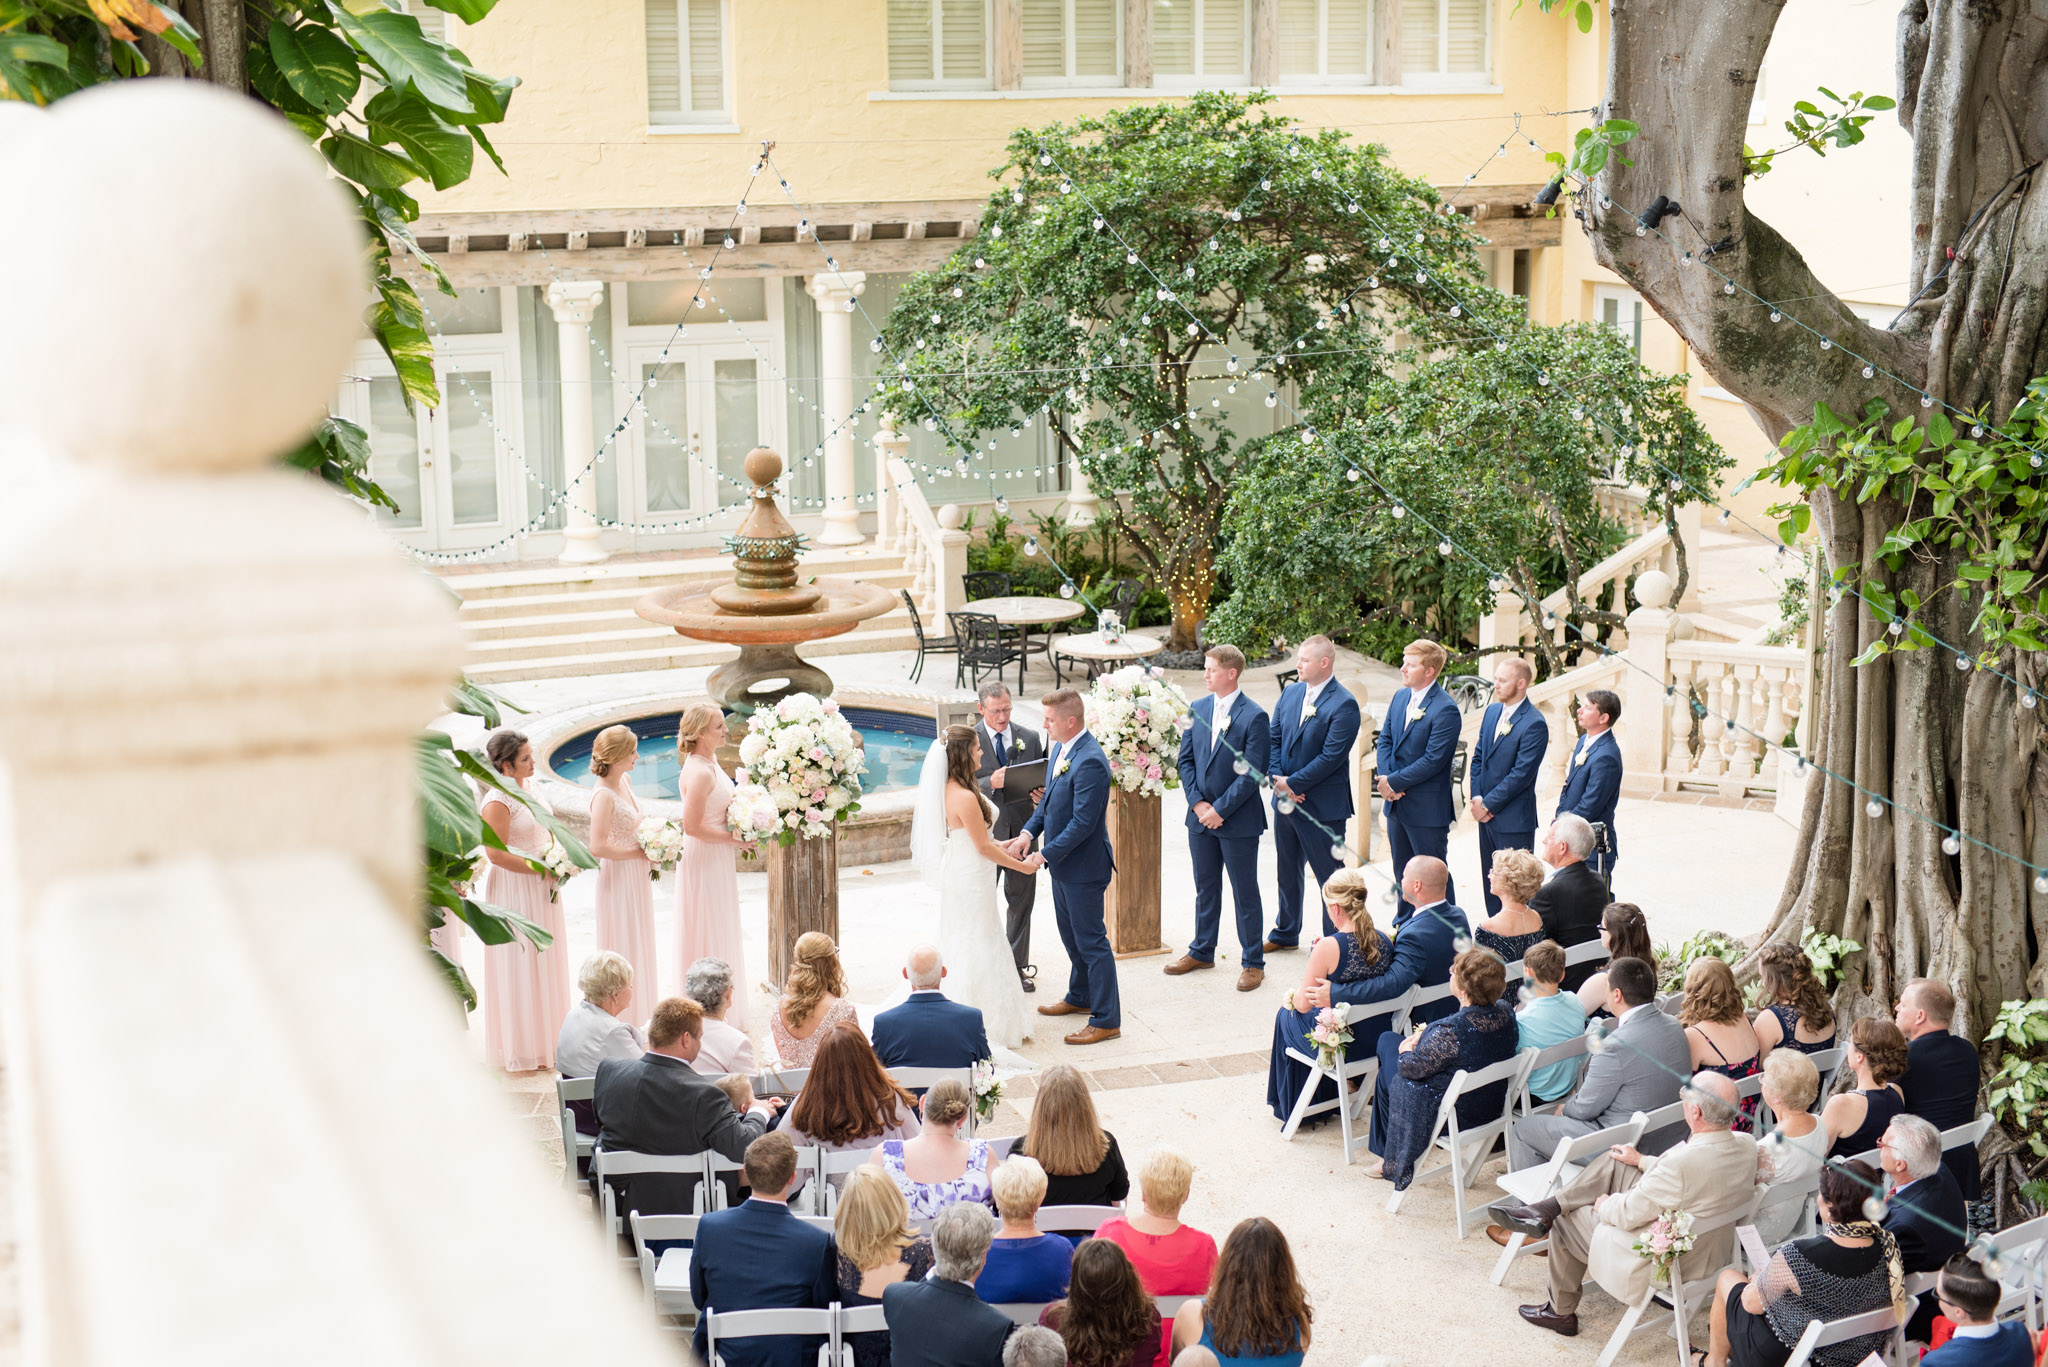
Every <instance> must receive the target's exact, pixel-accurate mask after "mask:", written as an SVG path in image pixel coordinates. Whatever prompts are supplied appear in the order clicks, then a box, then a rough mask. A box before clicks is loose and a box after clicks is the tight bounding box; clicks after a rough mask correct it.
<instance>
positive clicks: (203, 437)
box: [0, 81, 368, 472]
mask: <svg viewBox="0 0 2048 1367" xmlns="http://www.w3.org/2000/svg"><path fill="white" fill-rule="evenodd" d="M0 112H5V111H4V110H0ZM24 122H25V123H26V125H27V126H26V127H25V128H24V127H16V126H13V125H16V124H21V123H24ZM0 124H5V125H7V130H6V131H5V132H0V185H5V186H6V187H7V192H6V194H5V195H0V255H4V258H5V259H7V260H11V261H15V262H33V263H34V268H33V269H23V270H18V271H16V272H15V273H14V275H13V277H12V279H11V282H10V284H9V288H8V299H7V304H8V311H9V313H10V314H11V315H12V316H13V317H14V318H15V319H16V321H17V324H18V325H17V326H15V327H11V328H6V329H0V412H5V413H7V414H9V415H10V417H11V418H13V419H14V420H15V421H16V422H17V423H18V424H19V426H20V427H21V428H22V429H23V430H24V431H26V432H28V433H30V434H32V435H34V436H36V437H38V438H40V439H41V441H42V442H43V443H44V444H45V445H47V446H48V447H49V448H50V449H52V450H54V451H60V452H62V453H63V454H64V455H66V456H69V457H71V458H72V459H75V460H78V461H81V462H87V463H93V464H111V465H116V466H121V467H124V468H127V469H130V470H135V471H179V472H221V471H229V470H238V469H244V468H250V467H255V466H260V465H266V464H268V463H269V462H271V461H273V460H275V459H276V458H277V457H278V455H280V454H281V453H282V452H284V451H287V450H289V449H290V448H292V447H293V446H296V445H297V444H298V443H299V442H300V441H301V440H302V439H303V438H304V437H305V435H306V434H307V433H308V432H309V431H311V430H312V428H313V426H314V424H315V423H317V422H318V421H319V420H320V417H321V414H322V413H323V412H325V411H326V407H327V404H328V402H329V401H330V399H331V397H332V395H333V393H334V390H335V387H336V385H337V384H339V382H340V380H341V377H342V376H343V375H344V374H345V373H346V372H347V368H348V363H349V357H350V353H351V352H352V351H353V349H354V347H355V343H356V339H357V338H358V337H359V336H361V335H362V331H363V322H362V314H363V306H364V304H365V303H366V302H368V291H367V286H366V281H365V275H364V265H363V255H364V253H363V248H364V235H363V228H362V226H361V223H360V220H359V219H358V217H357V215H356V212H355V210H354V209H353V208H352V207H351V205H350V203H349V201H348V199H347V198H346V196H345V195H344V193H343V191H342V189H341V187H340V185H339V184H338V183H337V182H336V181H334V180H333V179H331V178H330V177H329V176H328V174H327V171H326V168H325V166H324V165H323V163H322V162H321V160H320V158H319V156H318V154H316V153H315V152H314V151H313V149H312V148H311V147H310V146H309V145H308V144H307V142H306V140H305V138H303V137H301V136H300V135H299V134H298V133H297V132H296V131H295V130H294V129H293V128H292V126H291V125H290V124H288V123H286V122H285V121H284V120H283V119H282V118H280V117H278V116H277V115H276V114H274V113H271V112H269V111H267V110H265V109H264V108H263V107H262V106H260V105H258V104H256V103H255V102H254V101H252V100H249V99H247V98H245V97H242V96H239V95H230V94H228V93H226V92H225V91H222V90H220V89H218V88H216V87H214V86H211V85H208V84H206V83H204V82H201V81H114V82H110V83H109V84H107V85H104V86H99V87H96V88H94V89H91V90H87V91H85V92H83V93H81V94H77V95H72V96H70V97H68V98H66V99H64V100H62V101H60V102H59V103H58V104H57V105H55V106H54V107H53V108H52V109H50V110H49V111H48V112H46V113H42V114H39V115H36V116H34V117H33V118H31V119H29V120H26V121H23V120H20V119H18V118H14V117H8V118H6V119H4V120H0ZM29 320H33V321H32V322H30V321H29ZM110 343H111V344H110Z"/></svg>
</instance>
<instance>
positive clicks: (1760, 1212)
mask: <svg viewBox="0 0 2048 1367" xmlns="http://www.w3.org/2000/svg"><path fill="white" fill-rule="evenodd" d="M1823 1166H1825V1165H1823ZM1820 1174H1821V1168H1815V1169H1814V1170H1813V1171H1812V1172H1810V1173H1807V1174H1806V1175H1805V1176H1804V1177H1795V1178H1793V1179H1791V1180H1790V1181H1786V1182H1773V1183H1771V1185H1769V1186H1768V1187H1765V1188H1764V1189H1763V1190H1762V1191H1760V1192H1758V1193H1757V1197H1756V1214H1755V1218H1754V1220H1753V1221H1752V1222H1751V1223H1750V1224H1749V1225H1748V1226H1745V1227H1744V1228H1747V1230H1748V1232H1749V1233H1751V1234H1755V1233H1756V1225H1757V1224H1758V1223H1761V1222H1762V1220H1763V1218H1764V1216H1765V1215H1766V1214H1767V1213H1769V1212H1771V1211H1775V1210H1780V1209H1782V1208H1784V1207H1785V1206H1789V1205H1797V1206H1798V1207H1799V1213H1798V1216H1797V1218H1796V1219H1795V1220H1794V1221H1793V1226H1792V1236H1793V1237H1794V1238H1799V1237H1801V1236H1802V1235H1803V1234H1804V1233H1805V1232H1806V1229H1807V1226H1808V1225H1809V1223H1810V1222H1811V1221H1812V1220H1813V1203H1814V1197H1815V1196H1817V1195H1818V1194H1819V1192H1820ZM1742 1234H1743V1228H1738V1229H1737V1230H1736V1231H1735V1252H1736V1254H1737V1257H1736V1262H1737V1264H1738V1265H1740V1264H1742V1263H1746V1262H1750V1261H1753V1260H1751V1259H1748V1258H1745V1257H1743V1256H1741V1255H1742V1254H1743V1253H1744V1252H1745V1247H1744V1244H1743V1240H1742ZM1758 1242H1759V1243H1762V1242H1763V1241H1762V1239H1761V1238H1759V1239H1758ZM1776 1251H1777V1250H1775V1249H1772V1248H1768V1247H1767V1248H1766V1249H1765V1252H1767V1253H1770V1252H1776ZM1763 1274H1764V1270H1763V1269H1762V1268H1761V1267H1752V1268H1750V1269H1749V1275H1750V1276H1751V1277H1761V1276H1762V1275H1763Z"/></svg>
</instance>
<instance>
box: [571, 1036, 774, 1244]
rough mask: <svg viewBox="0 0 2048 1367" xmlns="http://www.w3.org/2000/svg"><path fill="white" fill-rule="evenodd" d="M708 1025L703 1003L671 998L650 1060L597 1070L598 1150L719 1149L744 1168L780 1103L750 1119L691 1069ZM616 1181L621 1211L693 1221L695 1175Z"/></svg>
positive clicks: (608, 1063)
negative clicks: (749, 1148)
mask: <svg viewBox="0 0 2048 1367" xmlns="http://www.w3.org/2000/svg"><path fill="white" fill-rule="evenodd" d="M703 1022H704V1015H703V1012H702V1011H700V1010H699V1009H698V1006H697V1003H695V1002H693V1001H691V1000H690V999H689V998H688V997H670V998H668V999H667V1000H666V1001H664V1002H662V1003H661V1004H660V1005H658V1006H656V1007H655V1008H654V1016H653V1018H652V1019H650V1020H649V1021H648V1022H647V1052H646V1053H645V1054H642V1055H641V1056H640V1057H639V1058H633V1059H616V1058H608V1059H605V1060H603V1061H602V1062H600V1063H599V1064H598V1065H597V1083H596V1090H595V1094H594V1095H593V1096H592V1098H591V1100H592V1101H593V1102H594V1103H595V1105H596V1107H597V1130H598V1133H597V1145H598V1147H599V1148H601V1149H610V1150H614V1151H623V1152H626V1153H652V1154H677V1153H701V1152H703V1151H704V1150H706V1149H712V1150H715V1151H717V1152H718V1153H720V1154H723V1155H724V1156H725V1157H727V1158H730V1159H732V1160H734V1161H735V1162H737V1161H739V1160H740V1159H741V1158H742V1157H743V1156H744V1155H745V1153H746V1151H747V1146H748V1145H749V1144H751V1143H753V1142H754V1141H755V1140H756V1139H759V1138H760V1137H761V1136H762V1135H763V1134H764V1133H766V1132H767V1130H768V1127H769V1125H770V1124H771V1123H773V1121H774V1118H775V1112H776V1110H777V1109H778V1108H779V1106H780V1103H779V1102H776V1101H775V1100H774V1099H773V1098H770V1100H769V1101H768V1102H767V1103H765V1104H763V1103H756V1104H755V1106H754V1107H753V1108H752V1109H751V1110H750V1111H749V1112H748V1113H747V1114H746V1115H744V1116H742V1115H739V1114H736V1113H735V1112H734V1111H733V1108H732V1103H731V1102H730V1101H728V1100H727V1099H726V1096H725V1093H723V1092H721V1091H719V1090H718V1084H717V1083H715V1082H713V1081H712V1080H711V1079H710V1078H708V1077H706V1076H704V1074H702V1073H700V1072H698V1071H696V1070H695V1069H694V1068H693V1067H691V1064H692V1063H693V1062H695V1060H696V1058H697V1055H698V1052H699V1050H701V1049H702V1048H703V1043H704V1041H703V1037H702V1036H701V1034H700V1033H699V1032H700V1031H701V1030H702V1029H703ZM611 1181H612V1183H613V1185H614V1186H615V1187H616V1188H618V1190H619V1209H620V1210H622V1211H625V1210H637V1211H639V1212H640V1213H641V1214H643V1215H687V1214H689V1213H690V1211H691V1207H692V1198H693V1196H694V1194H695V1192H696V1189H697V1178H696V1176H695V1175H693V1174H689V1173H663V1172H649V1173H636V1174H634V1175H632V1176H630V1177H616V1178H613V1179H611Z"/></svg>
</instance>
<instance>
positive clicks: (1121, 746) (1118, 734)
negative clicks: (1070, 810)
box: [1088, 665, 1192, 797]
mask: <svg viewBox="0 0 2048 1367" xmlns="http://www.w3.org/2000/svg"><path fill="white" fill-rule="evenodd" d="M1191 716H1192V713H1191V712H1190V711H1189V709H1188V700H1187V698H1186V697H1185V696H1183V695H1182V693H1181V691H1180V690H1179V689H1178V688H1175V687H1174V686H1173V685H1172V684H1170V683H1168V682H1166V679H1165V672H1164V671H1163V670H1157V669H1147V668H1146V667H1145V666H1144V665H1126V666H1125V667H1124V668H1122V669H1118V670H1113V671H1112V672H1110V673H1108V674H1104V675H1103V676H1102V677H1100V678H1098V679H1097V680H1096V681H1095V686H1094V687H1093V688H1091V689H1090V690H1089V691H1088V729H1089V730H1090V731H1091V732H1093V733H1094V735H1095V739H1096V740H1097V742H1099V743H1100V744H1101V746H1102V751H1103V753H1104V754H1105V755H1107V756H1108V757H1109V773H1110V777H1111V778H1112V779H1113V780H1115V782H1116V784H1117V786H1118V787H1120V788H1122V789H1123V790H1124V791H1125V792H1128V793H1147V794H1150V795H1151V796H1154V797H1157V796H1158V795H1159V794H1161V793H1163V792H1165V791H1167V790H1168V789H1169V788H1178V787H1180V738H1181V733H1182V732H1183V731H1185V730H1187V728H1188V725H1189V724H1190V718H1191Z"/></svg>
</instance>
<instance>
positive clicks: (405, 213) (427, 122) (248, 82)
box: [0, 0, 519, 507]
mask: <svg viewBox="0 0 2048 1367" xmlns="http://www.w3.org/2000/svg"><path fill="white" fill-rule="evenodd" d="M426 3H427V4H428V5H431V6H432V7H433V8H435V9H437V10H441V11H443V12H445V13H448V14H452V15H454V16H455V17H456V18H458V19H461V20H462V21H464V22H465V23H472V24H473V23H477V22H479V21H481V20H482V19H484V18H485V17H486V16H487V15H489V14H490V12H491V10H492V8H493V7H494V6H495V5H496V4H497V0H426ZM159 74H168V75H186V76H193V77H197V78H200V79H204V80H208V81H212V82H213V83H215V84H217V85H221V86H225V87H227V88H229V89H232V90H237V91H242V92H245V93H248V94H251V95H253V96H255V97H256V98H257V99H259V100H261V101H262V102H263V103H265V104H267V105H269V106H270V107H271V108H273V109H275V110H277V111H278V113H279V114H281V115H283V116H284V117H285V118H286V119H288V120H290V121H291V123H292V124H293V125H294V126H295V127H297V128H298V129H299V130H300V131H301V132H303V133H304V134H305V135H306V137H307V138H308V139H310V140H311V141H312V142H314V143H315V144H316V145H317V146H318V147H319V149H320V151H321V154H322V155H323V156H325V157H326V159H327V164H328V165H329V166H330V167H331V168H333V170H334V173H335V175H336V176H338V177H339V178H340V179H341V181H342V182H343V183H344V184H345V185H346V186H347V187H348V190H349V193H350V195H351V197H352V198H353V199H354V200H355V202H356V206H357V210H358V212H359V213H360V214H361V216H362V221H363V230H364V244H365V246H364V250H365V252H366V253H367V254H368V257H369V265H370V277H371V283H372V285H373V286H374V288H375V290H376V294H377V300H376V303H375V304H374V305H372V306H371V309H370V312H369V316H368V318H367V319H366V322H367V325H368V327H369V330H370V333H371V335H372V336H374V337H375V338H376V339H377V342H378V344H379V345H380V346H382V347H383V349H384V354H385V355H386V356H388V357H389V358H390V360H391V364H392V367H393V369H394V370H396V372H397V374H398V379H399V383H400V385H401V386H402V388H403V390H404V394H405V399H406V403H407V404H408V405H412V404H416V403H424V404H426V405H428V406H429V407H433V406H436V405H438V404H439V403H440V401H441V393H440V389H439V387H438V385H437V384H436V382H435V379H434V348H433V342H432V341H431V339H430V338H429V337H428V336H427V328H426V317H425V312H424V310H423V309H422V307H421V304H420V298H419V294H418V292H417V291H415V290H414V288H413V286H412V284H411V282H410V281H408V280H407V279H406V278H405V277H404V276H403V275H402V274H401V273H400V271H399V270H398V268H397V265H396V263H395V262H394V261H393V259H392V247H393V244H396V245H397V246H398V248H399V249H400V250H402V251H404V252H405V253H406V254H408V255H410V256H412V257H413V258H414V259H415V260H416V261H417V262H418V263H419V265H420V266H421V267H422V268H423V269H424V270H425V271H426V272H427V274H429V275H430V276H431V277H432V278H433V280H434V281H435V283H436V285H438V287H439V288H440V289H441V290H442V291H443V292H444V293H447V294H450V295H453V294H454V293H455V289H454V286H453V285H452V284H450V283H449V280H448V277H447V276H446V275H445V274H443V273H442V271H441V268H440V267H439V266H437V265H436V264H435V263H434V261H433V260H432V258H430V257H429V256H427V255H426V253H424V252H422V251H421V250H420V248H419V243H418V241H417V240H416V239H415V238H414V237H413V233H412V228H411V226H410V225H411V224H412V223H413V222H414V221H416V220H417V219H418V218H419V212H420V206H419V202H418V201H417V200H416V199H414V198H413V196H412V194H411V193H410V192H409V190H408V187H410V186H412V185H413V184H414V183H415V182H419V181H424V182H426V183H427V184H430V185H432V186H433V187H434V188H435V189H436V190H445V189H448V188H449V187H450V186H453V185H459V184H461V183H462V182H463V181H465V180H468V179H469V177H470V174H471V172H472V171H473V170H474V169H475V164H476V157H477V153H479V152H481V153H482V154H483V155H484V156H486V157H488V158H489V159H490V160H491V162H492V163H493V164H495V165H496V166H497V168H498V169H499V171H500V172H502V171H503V170H504V169H505V164H504V162H502V161H500V160H499V158H498V153H497V151H496V149H495V148H493V147H492V146H491V142H490V138H489V136H488V135H487V134H486V132H485V131H484V130H485V128H486V127H487V126H488V125H491V124H495V123H502V122H503V121H504V118H505V110H506V107H507V105H508V104H509V103H510V102H511V99H512V91H513V89H514V87H516V86H517V85H518V84H519V82H518V80H517V78H512V77H495V76H488V75H485V74H484V73H483V72H481V71H478V70H477V69H476V68H475V67H474V66H473V65H471V63H470V60H469V58H468V57H466V56H464V55H463V53H462V52H461V51H459V50H458V49H456V48H454V47H452V46H451V45H449V44H448V43H447V42H446V41H444V40H442V39H441V38H439V37H436V36H435V35H433V34H431V33H428V32H426V31H424V30H423V29H422V28H421V27H420V21H419V20H418V19H417V18H416V17H414V16H413V15H411V14H407V13H405V12H404V10H403V8H402V7H401V6H399V5H398V4H397V3H395V0H390V2H387V0H175V2H174V0H163V2H162V3H158V2H157V0H0V99H16V100H27V101H30V102H32V103H35V104H49V103H50V102H51V101H53V100H57V99H61V98H63V97H64V96H66V95H69V94H71V93H73V92H74V91H77V90H80V89H83V88H84V87H86V86H91V85H97V84H100V83H102V82H105V81H112V80H122V79H126V78H130V77H138V76H148V75H159ZM369 454H370V448H369V439H368V437H367V436H366V435H365V434H364V432H363V431H362V429H361V428H359V427H357V426H355V425H354V424H352V423H348V422H344V421H342V420H340V419H336V418H329V419H327V420H326V421H325V422H323V423H322V424H321V426H320V428H319V429H318V430H317V431H315V432H314V433H313V435H311V436H310V437H308V438H307V440H306V441H305V443H304V444H303V445H301V446H300V447H299V448H298V449H296V450H294V451H292V452H289V453H287V454H286V456H285V460H286V461H287V462H288V463H290V464H292V465H296V466H299V467H300V468H303V469H307V470H311V471H314V472H315V473H317V474H319V475H320V476H321V477H322V478H324V479H326V480H327V481H328V482H330V483H332V484H334V485H336V486H337V487H339V488H340V489H342V490H343V491H344V492H346V493H348V494H350V495H351V496H353V497H355V498H358V499H361V500H363V501H365V502H368V503H373V504H380V505H382V506H385V507H395V506H396V505H395V504H393V503H392V502H391V500H390V498H389V497H388V496H387V495H386V494H385V493H384V491H383V490H382V489H380V488H378V487H377V485H376V483H375V482H374V481H372V480H371V479H370V477H369Z"/></svg>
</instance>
